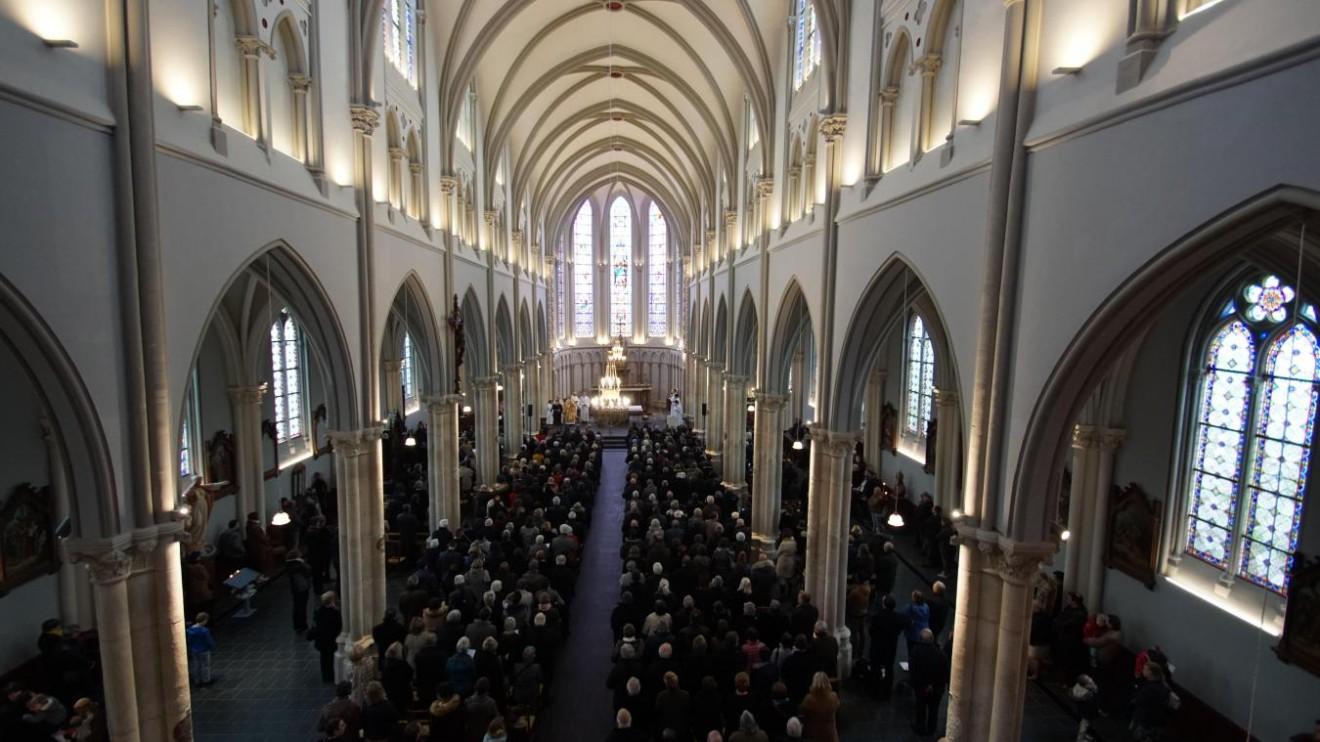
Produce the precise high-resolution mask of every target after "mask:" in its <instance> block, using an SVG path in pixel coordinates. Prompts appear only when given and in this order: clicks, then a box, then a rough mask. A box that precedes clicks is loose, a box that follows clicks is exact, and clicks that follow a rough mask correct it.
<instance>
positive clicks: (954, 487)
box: [935, 388, 962, 515]
mask: <svg viewBox="0 0 1320 742" xmlns="http://www.w3.org/2000/svg"><path fill="white" fill-rule="evenodd" d="M935 410H936V412H935V419H936V420H938V421H939V424H938V425H937V426H936V427H935V504H936V505H938V506H940V508H942V509H943V510H944V514H945V515H950V514H951V513H952V512H953V511H954V510H955V509H956V508H958V506H959V501H960V499H961V497H962V491H961V489H960V488H959V473H960V471H961V467H962V446H960V445H959V439H960V438H961V434H962V416H961V414H960V413H959V409H958V393H957V392H955V391H954V390H952V389H940V388H936V389H935Z"/></svg>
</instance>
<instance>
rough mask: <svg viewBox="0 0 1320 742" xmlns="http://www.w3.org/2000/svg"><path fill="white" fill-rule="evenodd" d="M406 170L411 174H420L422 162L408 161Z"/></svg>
mask: <svg viewBox="0 0 1320 742" xmlns="http://www.w3.org/2000/svg"><path fill="white" fill-rule="evenodd" d="M408 172H410V173H412V174H413V175H421V174H422V163H420V162H410V163H408Z"/></svg>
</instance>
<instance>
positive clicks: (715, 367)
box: [706, 361, 724, 375]
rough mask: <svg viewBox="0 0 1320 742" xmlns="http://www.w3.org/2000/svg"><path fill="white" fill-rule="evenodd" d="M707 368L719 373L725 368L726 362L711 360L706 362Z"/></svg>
mask: <svg viewBox="0 0 1320 742" xmlns="http://www.w3.org/2000/svg"><path fill="white" fill-rule="evenodd" d="M706 368H708V369H710V372H711V373H712V374H716V375H718V374H719V373H720V372H721V371H723V370H724V364H723V363H718V362H714V361H709V362H707V363H706Z"/></svg>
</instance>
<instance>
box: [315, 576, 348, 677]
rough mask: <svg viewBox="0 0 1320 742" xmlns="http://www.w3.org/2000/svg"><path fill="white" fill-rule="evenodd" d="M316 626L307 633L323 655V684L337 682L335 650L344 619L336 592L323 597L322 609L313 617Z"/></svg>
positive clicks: (326, 593)
mask: <svg viewBox="0 0 1320 742" xmlns="http://www.w3.org/2000/svg"><path fill="white" fill-rule="evenodd" d="M312 621H313V622H314V623H315V625H314V626H313V627H312V629H311V631H309V632H307V634H308V636H309V637H310V638H311V640H312V642H313V643H314V644H315V645H316V651H317V652H319V653H320V654H321V682H323V683H333V682H335V648H336V647H337V646H338V643H339V632H340V631H343V629H344V617H343V615H342V614H340V612H339V598H338V596H336V595H335V593H334V591H327V592H325V593H324V594H322V595H321V607H320V608H317V609H316V613H315V614H314V615H313V616H312Z"/></svg>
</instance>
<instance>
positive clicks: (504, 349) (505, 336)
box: [495, 295, 517, 370]
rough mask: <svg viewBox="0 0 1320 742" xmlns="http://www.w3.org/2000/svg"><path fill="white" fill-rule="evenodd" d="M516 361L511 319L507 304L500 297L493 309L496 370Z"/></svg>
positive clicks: (502, 297)
mask: <svg viewBox="0 0 1320 742" xmlns="http://www.w3.org/2000/svg"><path fill="white" fill-rule="evenodd" d="M516 360H517V355H516V353H515V348H514V344H513V318H512V317H510V316H509V302H508V301H507V300H506V299H505V298H504V296H503V295H501V296H500V301H499V303H498V304H497V305H496V307H495V364H496V370H499V369H500V368H502V367H504V366H506V365H508V364H510V363H513V362H514V361H516Z"/></svg>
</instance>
